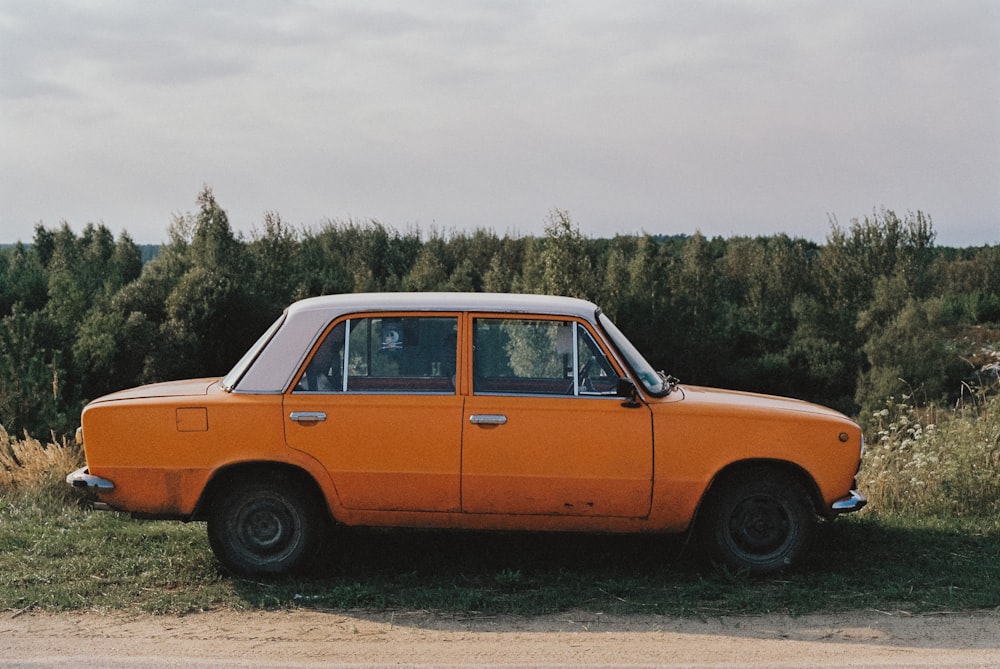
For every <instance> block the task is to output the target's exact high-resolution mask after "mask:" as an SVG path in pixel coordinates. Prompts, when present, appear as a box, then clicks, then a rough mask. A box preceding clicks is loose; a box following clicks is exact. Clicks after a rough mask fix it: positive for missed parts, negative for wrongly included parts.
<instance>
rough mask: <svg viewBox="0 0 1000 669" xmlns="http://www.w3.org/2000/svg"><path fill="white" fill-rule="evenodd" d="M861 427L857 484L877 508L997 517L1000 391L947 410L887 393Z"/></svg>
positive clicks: (976, 395) (976, 394)
mask: <svg viewBox="0 0 1000 669" xmlns="http://www.w3.org/2000/svg"><path fill="white" fill-rule="evenodd" d="M867 433H868V449H867V452H866V454H865V459H864V465H863V467H862V470H861V474H860V476H859V484H860V486H861V488H862V489H863V490H864V491H865V492H866V493H867V494H868V497H869V500H870V507H871V509H872V510H873V511H874V512H875V513H878V514H893V513H897V514H918V515H923V516H962V517H970V518H994V519H995V518H997V517H1000V396H998V395H996V394H989V393H987V392H985V391H977V392H973V393H970V394H969V395H968V396H967V397H966V398H965V399H964V400H963V401H962V402H961V403H959V404H958V405H957V406H956V407H955V408H954V409H950V410H949V409H941V408H935V407H932V408H920V407H918V406H917V405H916V404H915V403H914V401H913V398H912V396H903V397H902V398H901V399H895V398H890V399H889V400H888V401H887V402H886V405H885V407H883V408H882V409H881V410H879V411H876V412H875V413H874V415H873V417H872V421H871V425H870V426H869V428H868V430H867Z"/></svg>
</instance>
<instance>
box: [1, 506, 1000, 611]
mask: <svg viewBox="0 0 1000 669" xmlns="http://www.w3.org/2000/svg"><path fill="white" fill-rule="evenodd" d="M324 555H325V556H326V557H325V558H324V561H323V564H321V565H319V566H318V567H317V568H316V569H315V570H314V572H312V573H311V574H309V575H307V576H300V577H295V578H285V579H280V580H276V581H271V582H256V581H249V580H244V579H239V578H235V577H232V576H230V575H228V574H226V573H224V572H222V571H221V569H220V567H219V565H218V563H217V562H216V561H215V559H214V558H213V557H212V554H211V552H210V550H209V548H208V542H207V540H206V538H205V531H204V526H203V525H202V524H200V523H195V524H190V525H184V524H180V523H170V522H152V521H136V520H132V519H130V518H128V517H127V516H124V515H121V514H115V513H108V512H92V511H87V510H84V509H80V508H73V507H67V506H65V505H32V504H26V503H24V501H23V500H21V503H18V502H17V500H16V499H14V498H10V497H5V498H2V499H0V610H2V611H8V612H17V611H22V610H29V609H39V610H50V611H65V610H86V609H98V610H110V609H116V610H132V611H145V612H154V613H185V612H193V611H201V610H205V609H213V608H234V609H273V608H291V607H298V608H317V609H333V610H351V609H368V610H396V609H406V610H432V611H437V612H441V613H443V614H462V615H470V614H472V615H494V614H519V615H532V614H540V613H550V612H555V611H560V610H567V609H582V610H587V611H593V612H606V613H612V612H614V613H659V614H667V615H679V616H696V617H698V616H701V617H713V616H719V615H728V614H755V613H767V612H785V613H791V614H794V615H801V614H806V613H811V612H818V611H833V610H857V609H876V610H884V611H894V612H896V611H906V612H910V613H927V612H946V611H967V610H982V609H995V608H997V607H998V605H1000V522H992V523H991V522H986V521H982V520H968V519H966V520H963V519H955V518H950V519H940V518H937V519H935V518H926V517H923V518H917V517H912V518H905V517H901V516H895V517H892V518H884V517H883V518H879V517H877V516H875V515H873V514H872V515H868V516H861V517H857V518H844V519H841V520H838V521H837V522H836V523H832V524H827V525H824V526H823V527H822V528H821V530H820V532H819V535H818V537H817V540H816V545H815V547H814V550H813V551H812V553H811V555H810V558H809V559H808V560H807V561H806V562H805V564H803V565H802V566H801V567H800V568H799V569H797V570H795V571H794V572H791V573H788V574H784V575H781V576H779V577H772V578H750V577H747V576H744V575H741V574H733V573H729V572H726V571H723V570H720V569H717V568H715V567H712V566H708V565H705V564H704V563H703V560H701V559H700V558H699V556H698V555H697V553H696V552H695V551H694V550H693V549H691V548H690V547H689V546H686V545H685V544H684V542H683V540H682V539H681V538H663V537H619V536H578V535H533V534H480V533H455V532H419V531H391V532H389V531H371V530H369V531H354V530H352V531H340V532H338V533H337V534H336V535H335V536H334V537H333V538H332V540H331V542H330V545H329V546H328V547H327V549H326V552H325V553H324Z"/></svg>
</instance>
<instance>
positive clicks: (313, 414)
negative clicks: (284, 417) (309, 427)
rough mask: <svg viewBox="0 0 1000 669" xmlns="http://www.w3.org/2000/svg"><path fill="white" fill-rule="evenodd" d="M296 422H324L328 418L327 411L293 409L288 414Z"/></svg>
mask: <svg viewBox="0 0 1000 669" xmlns="http://www.w3.org/2000/svg"><path fill="white" fill-rule="evenodd" d="M288 417H289V418H291V419H292V420H294V421H295V422H296V423H322V422H323V421H325V420H326V412H325V411H293V412H292V413H291V414H289V416H288Z"/></svg>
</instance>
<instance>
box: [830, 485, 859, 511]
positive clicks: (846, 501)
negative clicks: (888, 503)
mask: <svg viewBox="0 0 1000 669" xmlns="http://www.w3.org/2000/svg"><path fill="white" fill-rule="evenodd" d="M867 503H868V498H867V497H865V496H864V495H862V494H861V493H860V492H858V491H857V490H852V491H851V493H850V494H849V495H848V496H847V497H841V498H840V499H838V500H837V501H836V502H834V503H833V505H832V506H831V507H830V510H831V511H832V512H833V513H834V514H841V513H851V512H853V511H860V510H861V509H863V508H864V506H865V504H867Z"/></svg>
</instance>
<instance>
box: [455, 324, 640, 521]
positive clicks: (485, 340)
mask: <svg viewBox="0 0 1000 669" xmlns="http://www.w3.org/2000/svg"><path fill="white" fill-rule="evenodd" d="M470 321H471V323H470V328H471V334H472V343H473V346H472V349H473V350H472V352H471V354H472V361H471V370H472V379H471V384H470V385H471V388H470V390H471V394H470V396H469V397H468V398H467V400H466V403H465V412H464V416H463V421H462V425H463V427H462V429H463V446H462V511H464V512H467V513H495V514H540V515H577V516H579V515H582V516H605V517H611V516H615V517H644V516H646V515H648V514H649V510H650V504H651V495H652V477H653V442H652V417H651V412H650V410H649V408H648V407H646V406H645V405H644V404H640V403H635V402H626V401H625V400H623V398H621V397H619V396H618V395H617V392H616V391H617V382H618V379H619V377H620V373H619V371H618V370H617V369H616V367H615V366H614V365H613V364H612V363H611V361H610V359H609V357H608V356H607V355H606V352H605V351H604V350H603V348H602V347H601V346H600V345H599V344H598V343H597V341H598V340H597V339H596V338H595V336H594V335H593V333H592V332H591V331H590V330H589V329H588V328H587V327H586V326H585V325H584V324H583V323H582V322H578V321H575V320H571V319H552V318H532V317H517V318H510V317H498V316H490V315H478V316H474V317H470Z"/></svg>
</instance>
